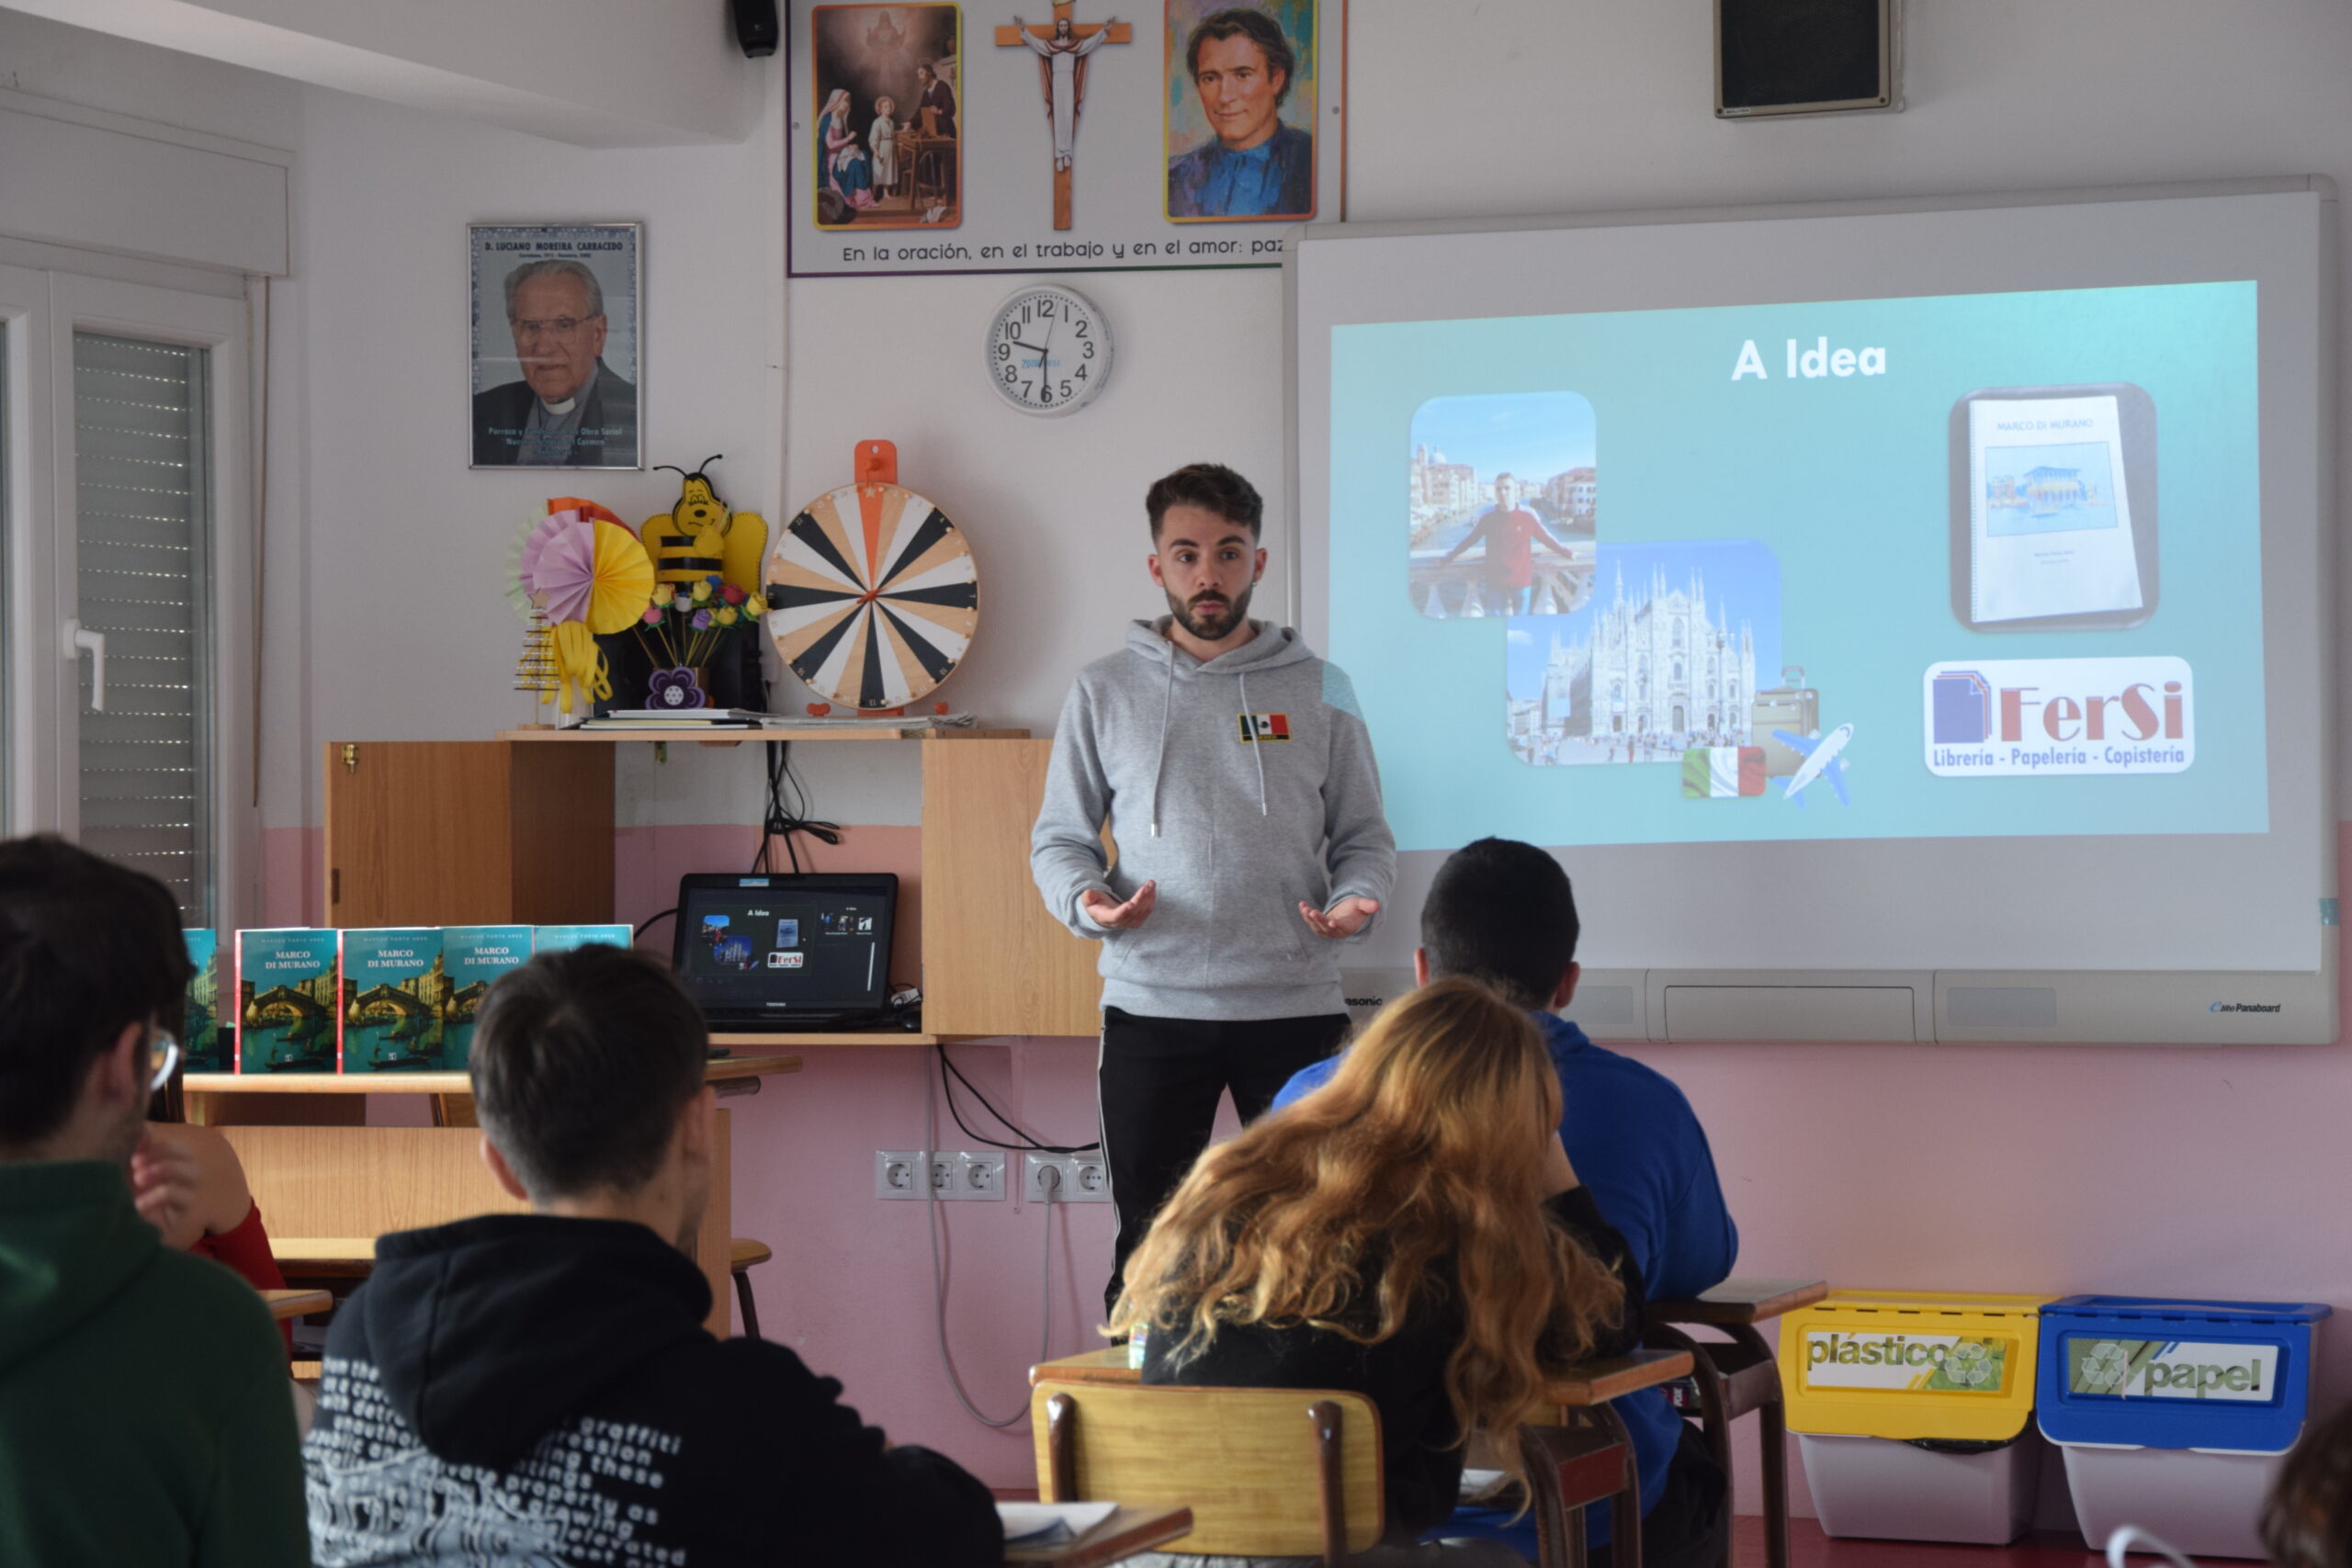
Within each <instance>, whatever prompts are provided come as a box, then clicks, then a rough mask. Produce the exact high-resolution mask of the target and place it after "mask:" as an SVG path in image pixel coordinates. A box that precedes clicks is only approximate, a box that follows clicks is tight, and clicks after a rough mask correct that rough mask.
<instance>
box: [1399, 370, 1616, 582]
mask: <svg viewBox="0 0 2352 1568" xmlns="http://www.w3.org/2000/svg"><path fill="white" fill-rule="evenodd" d="M1593 426H1594V420H1593V412H1592V404H1591V403H1590V402H1589V401H1587V400H1585V399H1584V398H1582V397H1580V396H1578V395H1577V393H1575V392H1511V393H1501V394H1496V395H1491V396H1474V397H1455V398H1432V399H1430V400H1429V401H1428V402H1425V403H1423V404H1422V405H1421V406H1420V408H1419V410H1418V411H1416V412H1415V413H1414V415H1413V426H1412V438H1413V455H1412V462H1411V466H1410V470H1409V479H1410V495H1409V499H1408V513H1407V514H1408V563H1409V564H1408V591H1409V592H1410V593H1411V595H1412V600H1413V604H1414V607H1415V608H1416V609H1418V610H1419V611H1420V612H1421V614H1423V615H1428V616H1429V617H1430V618H1431V619H1433V620H1454V619H1458V618H1462V617H1465V616H1483V615H1567V614H1570V613H1571V612H1573V611H1576V610H1578V609H1581V608H1582V607H1583V606H1584V604H1585V603H1586V601H1587V600H1589V598H1590V597H1591V594H1592V573H1593V552H1594V549H1595V547H1596V539H1597V536H1598V529H1597V527H1596V523H1595V518H1596V513H1597V491H1598V478H1597V470H1596V468H1595V460H1594V451H1593V447H1594V432H1593ZM1489 476H1491V477H1489Z"/></svg>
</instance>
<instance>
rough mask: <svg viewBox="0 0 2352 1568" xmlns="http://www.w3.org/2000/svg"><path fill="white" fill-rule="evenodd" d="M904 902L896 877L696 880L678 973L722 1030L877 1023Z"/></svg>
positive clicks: (701, 875) (684, 892) (686, 893)
mask: <svg viewBox="0 0 2352 1568" xmlns="http://www.w3.org/2000/svg"><path fill="white" fill-rule="evenodd" d="M898 903H899V879H898V878H897V877H896V876H894V875H892V874H889V873H888V872H856V873H836V872H809V873H802V874H787V875H761V874H750V875H740V876H739V875H735V874H724V873H715V872H697V873H695V874H693V875H690V876H687V877H684V878H683V879H682V880H681V881H680V882H679V884H678V918H677V935H676V938H675V940H674V942H673V946H672V949H671V964H672V966H673V968H674V969H675V970H676V972H677V976H678V979H679V981H680V982H681V983H682V984H684V987H686V989H687V991H688V992H690V993H692V995H693V997H694V998H695V1001H696V1002H698V1003H700V1004H701V1006H702V1010H703V1016H704V1017H705V1018H706V1019H707V1020H708V1021H709V1022H710V1027H711V1028H712V1030H713V1031H717V1032H724V1031H729V1030H738V1031H759V1032H788V1031H796V1030H819V1029H844V1028H856V1027H858V1026H860V1025H866V1024H873V1023H877V1022H879V1021H882V1020H883V1019H884V1018H885V1017H887V1016H888V1011H889V996H890V928H891V925H892V920H893V917H894V916H895V915H896V914H897V912H898Z"/></svg>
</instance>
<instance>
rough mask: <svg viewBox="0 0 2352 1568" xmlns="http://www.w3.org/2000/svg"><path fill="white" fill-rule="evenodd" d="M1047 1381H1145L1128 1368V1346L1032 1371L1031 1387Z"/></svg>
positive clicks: (1091, 1352)
mask: <svg viewBox="0 0 2352 1568" xmlns="http://www.w3.org/2000/svg"><path fill="white" fill-rule="evenodd" d="M1047 1378H1051V1379H1052V1380H1053V1381H1054V1382H1118V1383H1135V1382H1143V1373H1141V1372H1139V1371H1136V1369H1135V1368H1133V1367H1130V1366H1128V1365H1127V1348H1126V1347H1125V1345H1107V1346H1105V1347H1103V1348H1102V1349H1100V1350H1088V1351H1084V1352H1082V1353H1080V1354H1079V1355H1076V1356H1064V1357H1062V1358H1061V1359H1059V1360H1057V1361H1040V1362H1038V1363H1037V1364H1036V1365H1035V1366H1034V1367H1032V1368H1030V1369H1029V1386H1030V1387H1031V1388H1035V1387H1036V1386H1037V1384H1038V1383H1040V1382H1043V1381H1045V1380H1046V1379H1047Z"/></svg>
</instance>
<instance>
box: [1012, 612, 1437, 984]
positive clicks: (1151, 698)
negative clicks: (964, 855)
mask: <svg viewBox="0 0 2352 1568" xmlns="http://www.w3.org/2000/svg"><path fill="white" fill-rule="evenodd" d="M1250 625H1251V626H1254V627H1255V628H1256V630H1257V634H1258V635H1257V636H1256V637H1252V638H1251V639H1250V641H1248V642H1246V643H1244V644H1243V645H1242V646H1240V647H1239V648H1237V649H1233V650H1232V651H1231V652H1230V653H1227V654H1223V655H1221V656H1219V657H1218V658H1216V659H1213V660H1209V661H1208V662H1207V663H1205V664H1204V663H1202V662H1201V661H1200V660H1196V659H1194V658H1193V656H1192V655H1191V654H1188V653H1186V652H1184V651H1183V650H1182V649H1179V648H1177V647H1176V646H1175V645H1174V644H1173V643H1171V642H1170V641H1169V640H1168V638H1167V637H1166V636H1165V635H1164V633H1165V630H1166V627H1167V626H1168V622H1167V619H1166V618H1165V617H1163V618H1161V619H1160V620H1159V621H1157V622H1153V621H1137V622H1136V623H1135V624H1134V626H1132V627H1131V628H1130V629H1129V631H1128V633H1127V646H1126V648H1125V649H1124V650H1122V651H1121V652H1118V653H1114V654H1113V655H1112V656H1111V657H1109V658H1108V659H1100V660H1095V661H1094V662H1093V663H1091V664H1090V665H1088V666H1087V667H1086V668H1085V669H1083V670H1081V671H1079V674H1078V682H1077V683H1076V684H1075V685H1073V686H1072V687H1071V688H1070V694H1069V701H1068V702H1066V703H1064V704H1063V705H1062V716H1061V723H1060V726H1059V728H1057V729H1056V730H1055V732H1054V756H1053V761H1052V764H1051V766H1050V767H1049V768H1048V770H1047V773H1046V802H1045V806H1044V807H1043V808H1042V809H1041V810H1039V812H1038V813H1037V826H1036V829H1035V831H1034V832H1033V833H1032V834H1031V835H1030V839H1029V870H1030V874H1032V875H1033V876H1035V878H1036V881H1037V890H1038V891H1039V892H1040V893H1042V894H1044V895H1045V897H1046V908H1049V909H1051V910H1052V911H1053V912H1054V916H1055V918H1056V919H1059V920H1060V921H1061V922H1062V923H1063V924H1064V925H1067V926H1068V927H1069V929H1070V930H1071V931H1076V932H1077V933H1078V934H1079V935H1080V936H1082V937H1087V938H1090V939H1101V940H1102V941H1103V957H1102V960H1101V962H1100V964H1099V965H1098V968H1099V969H1100V972H1101V973H1102V976H1103V1005H1104V1006H1105V1007H1115V1008H1119V1009H1122V1010H1125V1011H1128V1012H1132V1013H1138V1014H1142V1015H1144V1016H1146V1017H1153V1018H1195V1019H1261V1018H1301V1017H1306V1016H1309V1015H1312V1014H1317V1013H1333V1012H1340V1011H1343V1010H1345V1003H1344V1001H1343V1000H1342V998H1341V995H1340V958H1339V948H1340V944H1339V943H1338V942H1333V941H1330V940H1329V939H1328V938H1324V937H1319V936H1317V935H1316V934H1315V933H1314V932H1313V931H1310V930H1308V929H1307V925H1306V921H1305V920H1304V919H1301V918H1300V916H1299V912H1298V906H1299V905H1300V904H1301V903H1302V902H1304V903H1307V904H1312V905H1314V906H1315V907H1316V908H1324V909H1328V908H1330V907H1331V906H1332V905H1334V904H1336V903H1338V902H1339V901H1340V899H1342V898H1345V897H1351V896H1361V897H1365V898H1371V899H1374V900H1377V901H1379V902H1381V903H1383V904H1385V903H1386V902H1387V900H1388V889H1389V885H1390V883H1391V882H1393V881H1394V880H1395V877H1396V873H1397V840H1396V838H1395V837H1394V836H1393V835H1392V834H1391V833H1390V832H1389V831H1388V822H1387V818H1385V817H1384V816H1383V815H1382V814H1381V807H1380V775H1379V773H1378V772H1377V770H1376V769H1375V767H1374V763H1373V757H1372V738H1371V736H1370V735H1369V734H1368V733H1367V732H1366V730H1365V729H1364V724H1363V715H1362V713H1361V712H1360V711H1359V710H1358V709H1357V706H1356V698H1355V689H1354V687H1352V686H1351V685H1350V684H1349V682H1348V678H1347V676H1346V675H1345V674H1343V673H1342V672H1341V671H1340V670H1339V669H1338V668H1337V667H1335V666H1333V665H1330V664H1327V663H1325V662H1324V661H1323V660H1320V659H1317V657H1315V655H1314V654H1312V653H1310V652H1308V651H1307V650H1306V645H1305V644H1304V643H1302V642H1301V641H1300V640H1299V638H1298V634H1297V633H1296V632H1294V631H1292V630H1290V629H1289V628H1288V627H1284V626H1268V625H1266V624H1265V623H1263V622H1260V621H1253V622H1251V623H1250ZM1105 818H1108V819H1109V821H1110V825H1111V837H1112V839H1113V840H1114V842H1115V843H1116V844H1117V846H1118V864H1117V866H1116V867H1115V868H1111V869H1107V870H1106V869H1105V866H1104V857H1103V843H1102V840H1101V839H1100V838H1099V837H1098V830H1099V829H1101V827H1102V825H1103V821H1104V819H1105ZM1147 882H1157V883H1159V900H1158V903H1157V904H1156V906H1155V907H1154V908H1153V909H1152V912H1151V917H1150V918H1149V919H1147V920H1145V921H1144V923H1143V924H1142V925H1141V926H1139V927H1137V928H1136V929H1135V930H1133V931H1104V930H1103V928H1102V927H1100V926H1098V925H1096V924H1095V923H1094V922H1093V921H1092V920H1091V919H1088V918H1087V917H1086V915H1085V914H1084V913H1082V912H1081V911H1080V908H1079V898H1080V895H1081V894H1083V893H1085V891H1086V890H1087V889H1088V888H1097V889H1100V890H1102V891H1103V892H1105V893H1108V894H1109V895H1110V896H1111V897H1114V898H1116V899H1125V898H1127V897H1130V896H1131V895H1133V894H1134V892H1135V890H1136V888H1138V887H1140V886H1143V885H1144V884H1145V883H1147ZM1366 929H1367V930H1369V929H1370V928H1369V927H1367V928H1366Z"/></svg>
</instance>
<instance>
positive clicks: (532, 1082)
mask: <svg viewBox="0 0 2352 1568" xmlns="http://www.w3.org/2000/svg"><path fill="white" fill-rule="evenodd" d="M707 1051H708V1035H707V1032H705V1029H704V1026H703V1021H702V1016H701V1014H700V1013H699V1012H698V1011H697V1010H695V1004H694V1002H693V1000H692V999H691V998H688V997H687V996H686V994H685V993H684V991H683V990H681V989H680V988H679V987H678V985H677V983H676V982H675V981H674V980H673V979H672V978H671V977H670V976H669V975H668V974H667V973H666V972H664V971H663V970H662V968H661V967H660V966H658V965H657V964H653V963H652V962H651V961H650V960H649V959H647V958H645V957H643V956H641V955H639V954H637V953H628V952H624V951H622V950H621V949H618V948H608V947H586V948H581V949H579V950H577V951H575V952H571V953H543V954H541V955H540V956H539V957H537V958H535V959H533V960H532V961H531V962H530V963H529V964H526V965H524V966H523V967H522V968H520V969H518V970H516V971H515V972H514V973H512V974H510V975H508V976H505V977H504V978H503V979H501V980H500V981H499V982H498V983H497V985H496V986H494V987H492V990H491V993H490V996H489V998H487V999H486V1000H485V1002H484V1003H483V1006H482V1010H481V1019H480V1021H479V1023H478V1025H477V1027H476V1030H475V1034H474V1044H473V1087H474V1096H475V1104H476V1107H477V1109H478V1111H479V1113H480V1115H481V1126H482V1134H483V1149H482V1154H483V1157H484V1159H485V1160H487V1161H488V1163H489V1165H490V1168H491V1170H492V1173H493V1174H494V1175H496V1176H497V1178H498V1179H499V1182H500V1184H501V1185H502V1186H503V1187H505V1188H506V1189H507V1190H509V1191H511V1192H513V1193H514V1194H515V1195H516V1196H517V1197H527V1198H528V1199H529V1200H530V1202H531V1206H532V1208H533V1210H534V1211H535V1212H534V1213H530V1214H497V1215H487V1216H484V1217H483V1218H481V1219H473V1220H461V1221H459V1222H458V1223H457V1224H448V1225H441V1226H437V1227H435V1228H434V1229H431V1230H421V1231H408V1232H403V1233H401V1234H399V1235H388V1236H385V1237H383V1238H382V1239H380V1240H379V1242H378V1243H377V1247H376V1269H375V1274H374V1276H373V1277H372V1278H371V1279H370V1280H368V1283H367V1284H366V1285H364V1286H363V1287H361V1288H360V1290H359V1291H358V1292H356V1293H355V1294H354V1295H353V1296H352V1298H351V1300H350V1301H349V1302H348V1303H345V1305H344V1307H343V1309H342V1310H341V1311H340V1312H338V1313H337V1314H335V1318H334V1327H333V1329H332V1330H331V1331H330V1333H329V1335H328V1337H327V1349H326V1364H325V1368H324V1372H325V1377H324V1382H323V1383H322V1387H321V1389H320V1393H319V1409H318V1416H317V1420H316V1423H315V1424H314V1425H313V1426H312V1427H311V1436H310V1438H309V1440H308V1441H307V1442H306V1443H305V1444H304V1446H303V1459H304V1463H305V1467H306V1470H307V1472H308V1481H309V1492H310V1514H311V1548H312V1551H313V1552H314V1554H315V1555H316V1557H317V1559H318V1562H319V1565H320V1568H345V1565H353V1568H356V1565H360V1564H368V1565H375V1564H386V1565H390V1564H400V1563H413V1564H424V1563H439V1562H460V1561H462V1562H499V1563H529V1564H532V1565H534V1568H546V1565H556V1564H586V1563H592V1562H593V1563H646V1564H653V1563H666V1564H683V1565H685V1568H719V1565H723V1564H731V1563H760V1564H763V1565H770V1564H779V1563H812V1564H814V1563H824V1564H832V1563H853V1562H854V1563H858V1564H861V1565H866V1568H894V1565H899V1564H904V1565H906V1568H917V1565H920V1568H961V1565H963V1564H973V1565H975V1568H977V1565H979V1564H990V1565H993V1564H995V1563H998V1562H1001V1561H1002V1560H1003V1553H1004V1546H1003V1532H1002V1529H1001V1527H1000V1526H999V1524H998V1522H997V1515H996V1508H995V1504H994V1501H993V1500H992V1499H991V1497H990V1496H989V1492H988V1489H987V1488H986V1487H984V1486H982V1485H981V1484H980V1483H978V1481H976V1480H974V1479H973V1478H972V1477H971V1476H970V1475H967V1473H965V1472H963V1471H962V1470H960V1469H958V1468H957V1467H956V1465H955V1464H954V1463H952V1462H951V1461H947V1460H945V1459H944V1458H942V1457H940V1456H939V1455H937V1454H934V1453H932V1452H929V1451H928V1450H922V1449H916V1448H888V1447H887V1446H886V1444H885V1442H884V1439H883V1436H882V1434H881V1433H880V1432H879V1431H877V1430H875V1429H874V1428H872V1427H865V1426H862V1425H861V1424H860V1423H859V1421H858V1417H857V1413H856V1412H855V1411H854V1410H852V1409H850V1408H849V1407H848V1406H846V1405H844V1404H842V1403H841V1402H840V1399H839V1395H840V1393H841V1392H842V1385H841V1384H840V1383H838V1382H835V1381H833V1380H832V1379H831V1378H820V1377H819V1376H817V1375H816V1374H815V1373H813V1372H811V1371H809V1369H808V1368H807V1367H806V1366H804V1365H802V1364H801V1360H800V1358H799V1357H797V1356H796V1355H794V1354H793V1353H792V1352H791V1351H790V1350H787V1349H786V1348H784V1347H782V1346H780V1345H773V1344H770V1343H768V1342H767V1341H765V1340H761V1339H728V1340H723V1341H722V1340H716V1339H713V1338H712V1337H710V1336H709V1335H708V1334H707V1333H706V1332H705V1331H704V1329H703V1326H702V1320H703V1318H704V1316H705V1315H706V1314H708V1312H709V1311H710V1303H711V1298H710V1287H709V1286H708V1284H707V1283H706V1282H705V1280H704V1279H703V1276H702V1272H701V1270H700V1269H696V1268H695V1264H694V1261H693V1259H692V1258H691V1257H690V1256H689V1255H688V1252H687V1249H688V1248H690V1247H692V1246H693V1238H694V1236H695V1231H696V1229H697V1227H698V1226H699V1224H700V1223H701V1218H702V1211H703V1208H704V1204H705V1201H706V1200H707V1197H708V1194H709V1190H710V1162H711V1113H712V1098H711V1093H710V1090H709V1089H707V1088H706V1087H705V1086H704V1083H703V1071H704V1064H705V1060H706V1056H707Z"/></svg>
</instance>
